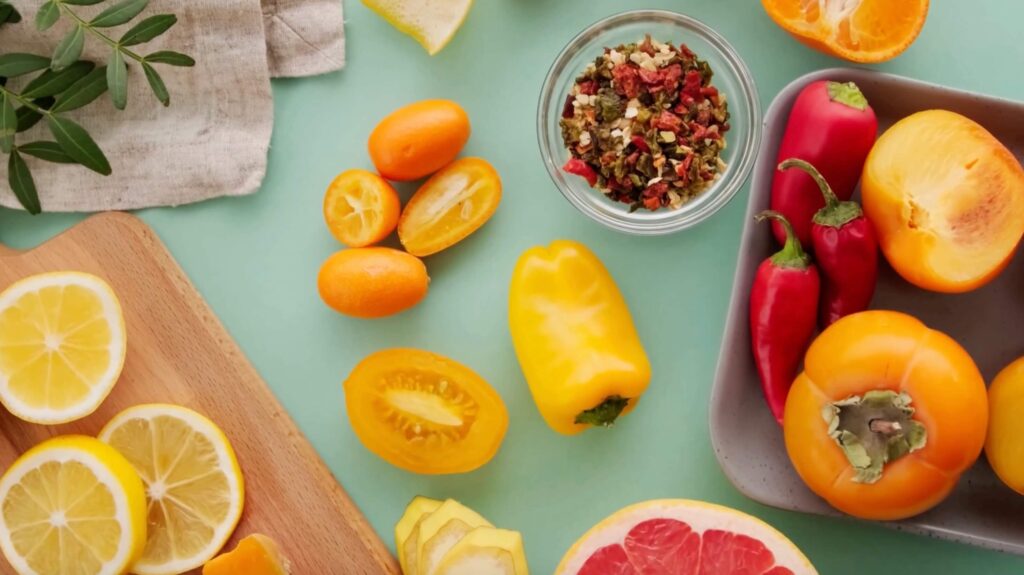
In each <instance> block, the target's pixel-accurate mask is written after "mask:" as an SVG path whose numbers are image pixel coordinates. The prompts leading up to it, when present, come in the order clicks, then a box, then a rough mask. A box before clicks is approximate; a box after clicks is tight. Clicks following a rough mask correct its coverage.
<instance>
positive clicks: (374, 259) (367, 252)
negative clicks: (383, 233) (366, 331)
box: [317, 248, 430, 318]
mask: <svg viewBox="0 0 1024 575" xmlns="http://www.w3.org/2000/svg"><path fill="white" fill-rule="evenodd" d="M429 283H430V278H429V277H428V276H427V267H426V266H425V265H423V262H422V261H420V259H419V258H417V257H416V256H412V255H409V254H407V253H405V252H402V251H399V250H395V249H391V248H354V249H348V250H342V251H340V252H338V253H336V254H334V255H332V256H331V257H329V258H327V261H325V262H324V264H323V266H321V268H320V275H319V276H318V277H317V288H318V289H319V291H320V298H321V299H323V300H324V303H326V304H327V305H328V306H330V307H331V308H333V309H334V310H335V311H337V312H339V313H342V314H345V315H349V316H352V317H360V318H377V317H384V316H389V315H393V314H396V313H398V312H400V311H404V310H406V309H408V308H410V307H412V306H414V305H416V304H418V303H419V302H420V300H422V299H423V298H424V296H426V295H427V286H428V285H429Z"/></svg>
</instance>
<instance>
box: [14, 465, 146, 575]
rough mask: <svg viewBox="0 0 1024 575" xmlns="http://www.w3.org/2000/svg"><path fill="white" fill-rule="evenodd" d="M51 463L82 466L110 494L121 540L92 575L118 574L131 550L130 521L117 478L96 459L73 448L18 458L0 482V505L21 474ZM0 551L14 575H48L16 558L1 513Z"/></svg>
mask: <svg viewBox="0 0 1024 575" xmlns="http://www.w3.org/2000/svg"><path fill="white" fill-rule="evenodd" d="M51 462H57V463H69V462H76V463H80V464H82V465H83V466H85V467H87V468H88V469H89V470H90V471H91V472H92V474H93V475H94V476H95V477H96V479H97V480H98V481H99V482H100V483H101V484H103V485H104V486H105V487H106V488H107V490H108V491H109V492H110V495H111V497H112V498H113V500H114V505H115V507H116V510H117V513H116V515H115V516H114V517H113V519H116V520H117V522H118V523H119V524H120V525H121V527H122V530H121V540H120V541H119V542H118V544H117V553H116V554H115V555H114V557H113V558H112V559H111V560H110V561H108V562H107V563H106V564H104V566H103V568H102V569H101V570H100V571H99V572H97V573H96V574H95V575H121V573H122V571H121V569H120V568H121V567H123V566H124V564H125V562H127V561H128V557H129V555H130V554H131V551H132V530H131V525H132V521H131V517H130V516H129V513H128V499H127V497H126V495H125V493H124V490H123V487H122V486H121V484H120V482H118V480H117V478H116V477H114V475H113V474H112V473H110V470H109V469H107V467H106V466H105V465H103V463H102V462H100V461H99V460H98V459H97V458H96V457H93V456H92V455H90V454H88V453H85V452H83V451H80V450H76V449H68V448H52V449H44V450H40V451H39V452H37V453H35V454H33V455H30V456H29V457H27V458H23V459H20V460H18V461H17V462H16V463H15V464H14V466H13V467H11V469H10V470H8V472H7V474H6V475H5V476H4V478H3V480H2V481H0V502H3V501H5V500H6V499H7V495H8V493H9V492H10V490H11V488H12V487H14V486H15V485H17V484H18V483H20V482H21V480H22V479H23V478H24V477H25V475H27V474H28V473H29V472H31V471H33V470H34V469H37V468H39V467H41V466H42V465H43V464H45V463H51ZM51 520H52V519H51ZM0 548H2V549H3V553H4V556H5V557H7V560H8V561H10V563H11V566H12V567H14V570H15V571H17V572H18V573H20V574H22V575H26V574H32V575H50V574H47V573H37V572H36V571H34V570H33V569H32V568H31V567H30V566H29V565H28V562H27V561H26V560H25V558H24V557H22V556H20V555H18V552H17V551H16V550H15V548H14V542H13V541H12V540H11V530H10V529H9V528H8V526H7V522H6V521H5V520H4V518H3V515H2V514H0Z"/></svg>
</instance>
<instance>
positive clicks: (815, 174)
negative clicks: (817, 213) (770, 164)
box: [779, 158, 839, 209]
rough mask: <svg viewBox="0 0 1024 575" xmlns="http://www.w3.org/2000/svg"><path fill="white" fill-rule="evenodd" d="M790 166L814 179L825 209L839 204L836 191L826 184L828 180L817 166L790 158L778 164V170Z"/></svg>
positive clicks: (784, 169) (833, 207) (786, 168)
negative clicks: (823, 197) (823, 200)
mask: <svg viewBox="0 0 1024 575" xmlns="http://www.w3.org/2000/svg"><path fill="white" fill-rule="evenodd" d="M790 168H797V169H799V170H801V171H803V172H806V173H807V175H809V176H810V177H811V178H813V179H814V183H815V184H818V188H819V189H820V190H821V195H822V196H825V208H826V209H835V208H836V206H838V205H839V198H838V197H836V193H835V192H833V191H832V186H830V185H828V181H827V180H826V179H825V176H823V175H821V172H819V171H818V168H815V167H814V166H812V165H811V163H810V162H807V161H804V160H801V159H799V158H790V159H788V160H786V161H785V162H782V163H781V164H779V170H782V171H786V170H788V169H790Z"/></svg>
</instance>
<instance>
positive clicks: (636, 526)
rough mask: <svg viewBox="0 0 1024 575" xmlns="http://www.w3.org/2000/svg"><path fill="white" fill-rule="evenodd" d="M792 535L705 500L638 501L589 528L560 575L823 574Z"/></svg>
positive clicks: (563, 564) (568, 555)
mask: <svg viewBox="0 0 1024 575" xmlns="http://www.w3.org/2000/svg"><path fill="white" fill-rule="evenodd" d="M817 573H818V572H817V571H815V569H814V566H812V565H811V562H810V561H808V560H807V557H805V556H804V554H803V553H801V552H800V550H799V549H797V547H796V545H793V543H792V542H791V541H790V540H789V539H786V536H785V535H783V534H782V533H779V532H778V531H776V530H775V528H774V527H772V526H771V525H768V524H767V523H765V522H763V521H761V520H760V519H757V518H756V517H751V516H750V515H747V514H746V513H742V512H740V511H736V510H734V509H729V508H728V507H722V506H720V505H714V504H711V503H703V502H700V501H689V500H685V499H663V500H658V501H648V502H646V503H638V504H636V505H632V506H630V507H626V508H625V509H623V510H621V511H619V512H617V513H615V514H614V515H612V516H611V517H609V518H607V519H605V520H604V521H602V522H600V523H598V524H597V525H596V526H594V528H593V529H591V530H590V531H588V532H587V533H586V535H584V536H583V537H582V538H581V539H580V540H579V541H577V542H576V544H575V545H573V546H572V549H570V550H569V552H568V553H566V555H565V557H564V558H563V559H562V562H561V563H560V564H559V566H558V569H557V571H556V573H555V575H817Z"/></svg>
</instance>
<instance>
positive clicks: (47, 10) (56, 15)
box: [36, 0, 60, 32]
mask: <svg viewBox="0 0 1024 575" xmlns="http://www.w3.org/2000/svg"><path fill="white" fill-rule="evenodd" d="M59 19H60V6H58V5H57V2H56V1H55V0H49V1H48V2H44V3H43V5H42V6H40V7H39V11H38V12H36V28H37V29H38V30H39V31H40V32H42V31H44V30H49V29H50V27H52V26H53V25H54V24H56V23H57V20H59Z"/></svg>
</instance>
